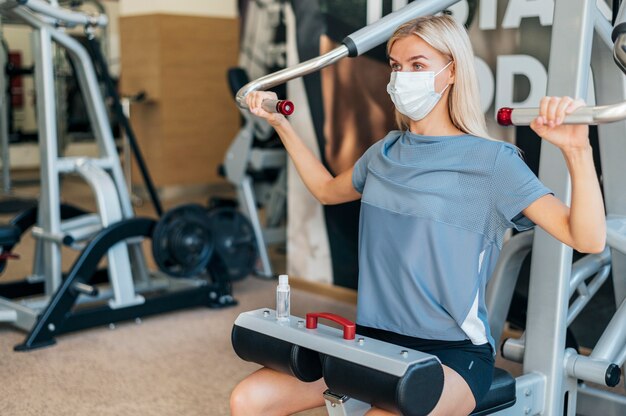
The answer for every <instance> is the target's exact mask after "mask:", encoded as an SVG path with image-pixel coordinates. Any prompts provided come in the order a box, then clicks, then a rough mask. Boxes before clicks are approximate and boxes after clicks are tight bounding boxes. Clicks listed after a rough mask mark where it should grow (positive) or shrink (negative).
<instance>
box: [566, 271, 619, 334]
mask: <svg viewBox="0 0 626 416" xmlns="http://www.w3.org/2000/svg"><path fill="white" fill-rule="evenodd" d="M610 271H611V267H610V266H608V265H607V266H605V267H604V268H602V269H601V270H600V271H599V272H598V273H597V275H596V276H595V277H594V278H593V280H592V281H591V282H590V283H589V284H588V285H585V284H582V285H579V286H583V287H584V290H580V287H579V296H578V298H576V300H575V301H574V302H573V303H572V304H571V305H570V307H569V310H568V312H567V326H570V325H571V324H572V322H574V319H576V318H577V317H578V315H579V314H580V312H582V310H583V309H584V307H585V306H587V304H588V303H589V301H590V300H591V299H592V298H593V297H594V296H595V294H596V293H598V290H600V288H601V287H602V285H603V284H604V282H606V279H608V278H609V272H610Z"/></svg>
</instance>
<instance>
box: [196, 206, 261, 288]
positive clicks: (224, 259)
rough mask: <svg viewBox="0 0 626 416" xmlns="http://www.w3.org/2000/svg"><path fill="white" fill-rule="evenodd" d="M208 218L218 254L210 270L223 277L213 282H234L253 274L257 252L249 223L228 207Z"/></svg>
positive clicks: (216, 211)
mask: <svg viewBox="0 0 626 416" xmlns="http://www.w3.org/2000/svg"><path fill="white" fill-rule="evenodd" d="M208 218H209V228H210V229H211V233H212V234H213V247H214V250H215V255H214V258H213V259H212V260H211V263H212V264H211V265H210V266H209V268H210V269H211V270H213V271H212V273H221V274H224V276H214V278H224V279H228V280H230V281H234V280H241V279H243V278H245V277H246V276H248V275H250V274H252V272H254V266H255V264H256V260H257V257H258V250H257V245H256V238H255V236H254V229H253V228H252V224H251V223H250V220H248V218H246V217H245V216H244V215H243V214H242V213H240V212H239V211H237V210H236V209H233V208H227V207H225V208H216V209H212V210H210V211H209V213H208ZM213 262H216V263H217V262H219V264H214V263H213ZM211 266H213V267H211Z"/></svg>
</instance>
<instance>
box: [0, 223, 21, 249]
mask: <svg viewBox="0 0 626 416" xmlns="http://www.w3.org/2000/svg"><path fill="white" fill-rule="evenodd" d="M21 236H22V230H21V229H20V228H19V227H18V226H16V225H2V226H0V246H14V245H16V244H17V243H18V242H19V241H20V237H21Z"/></svg>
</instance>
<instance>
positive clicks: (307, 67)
mask: <svg viewBox="0 0 626 416" xmlns="http://www.w3.org/2000/svg"><path fill="white" fill-rule="evenodd" d="M457 2H458V0H421V1H415V2H412V3H410V4H409V5H407V6H405V7H403V8H402V9H400V10H398V11H396V12H393V13H390V14H388V15H387V16H385V17H383V18H382V19H380V20H378V21H377V22H375V23H372V24H371V25H368V26H365V27H364V28H361V29H359V30H357V31H356V32H354V33H352V34H351V35H348V36H347V37H346V38H345V39H344V40H343V45H341V46H339V47H338V48H336V49H333V50H332V51H330V52H328V53H326V54H324V55H321V56H318V57H316V58H313V59H309V60H308V61H305V62H301V63H299V64H297V65H294V66H292V67H290V68H285V69H283V70H281V71H278V72H275V73H273V74H269V75H266V76H264V77H261V78H259V79H257V80H255V81H252V82H249V83H248V84H246V85H244V86H243V87H242V88H241V89H240V90H239V91H238V92H237V96H236V97H235V99H236V101H237V104H238V105H239V107H241V108H248V106H247V105H246V103H245V97H246V95H248V94H249V93H251V92H252V91H264V90H267V89H269V88H272V87H275V86H276V85H280V84H284V83H285V82H287V81H290V80H292V79H294V78H300V77H303V76H305V75H308V74H310V73H312V72H316V71H319V70H320V69H322V68H325V67H327V66H329V65H332V64H334V63H335V62H337V61H339V60H340V59H342V58H345V57H347V56H358V55H361V54H363V53H365V52H367V51H369V50H370V49H372V48H374V47H375V46H378V45H379V44H381V43H383V42H385V41H386V40H387V39H388V38H389V37H390V36H391V35H392V33H393V31H394V30H395V29H396V28H397V27H398V26H400V25H401V24H402V23H404V22H407V21H409V20H411V19H414V18H416V17H419V16H424V15H428V14H434V13H436V12H439V11H441V10H444V9H445V8H446V7H449V6H450V5H452V4H454V3H457Z"/></svg>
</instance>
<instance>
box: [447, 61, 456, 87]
mask: <svg viewBox="0 0 626 416" xmlns="http://www.w3.org/2000/svg"><path fill="white" fill-rule="evenodd" d="M449 68H450V72H449V75H448V84H454V81H455V80H456V63H455V62H454V61H452V63H451V64H450V67H449Z"/></svg>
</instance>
